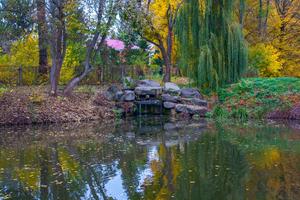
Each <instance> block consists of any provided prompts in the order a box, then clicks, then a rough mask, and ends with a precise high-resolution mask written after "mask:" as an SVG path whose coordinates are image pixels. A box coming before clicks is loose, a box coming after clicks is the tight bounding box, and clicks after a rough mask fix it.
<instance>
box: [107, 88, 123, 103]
mask: <svg viewBox="0 0 300 200" xmlns="http://www.w3.org/2000/svg"><path fill="white" fill-rule="evenodd" d="M118 92H121V90H120V89H119V88H118V87H117V86H116V85H112V86H110V87H109V88H108V89H107V91H106V92H105V93H104V97H105V98H106V99H107V100H109V101H113V100H116V95H117V93H118Z"/></svg>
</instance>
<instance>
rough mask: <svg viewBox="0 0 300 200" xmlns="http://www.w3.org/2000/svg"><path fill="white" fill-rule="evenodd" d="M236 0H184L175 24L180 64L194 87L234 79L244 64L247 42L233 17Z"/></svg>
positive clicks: (215, 85) (213, 86) (216, 85)
mask: <svg viewBox="0 0 300 200" xmlns="http://www.w3.org/2000/svg"><path fill="white" fill-rule="evenodd" d="M235 2H236V0H200V1H199V0H185V3H184V6H183V8H182V9H181V10H180V15H179V17H178V20H177V24H176V33H177V38H178V41H179V54H180V63H181V66H182V68H183V69H184V71H185V73H186V74H187V75H188V76H189V77H191V78H192V79H193V80H194V81H195V83H196V85H197V86H199V87H202V88H209V89H212V90H215V89H217V88H218V87H219V86H223V85H224V84H226V83H232V82H236V81H237V80H238V79H239V78H240V77H241V75H242V73H243V71H244V69H245V68H246V66H247V57H248V56H247V45H246V42H245V40H244V37H243V34H242V30H241V26H240V24H239V23H237V22H236V21H235V19H234V17H233V12H234V8H235Z"/></svg>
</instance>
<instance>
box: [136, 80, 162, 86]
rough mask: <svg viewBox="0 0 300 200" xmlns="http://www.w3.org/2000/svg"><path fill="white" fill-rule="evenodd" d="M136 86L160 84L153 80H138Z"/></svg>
mask: <svg viewBox="0 0 300 200" xmlns="http://www.w3.org/2000/svg"><path fill="white" fill-rule="evenodd" d="M137 87H160V84H159V83H158V82H156V81H153V80H139V81H137Z"/></svg>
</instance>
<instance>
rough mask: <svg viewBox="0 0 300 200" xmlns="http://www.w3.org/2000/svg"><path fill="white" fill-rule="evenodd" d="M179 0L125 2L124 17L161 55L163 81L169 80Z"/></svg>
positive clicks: (179, 5) (134, 0) (180, 3)
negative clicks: (163, 71) (163, 67)
mask: <svg viewBox="0 0 300 200" xmlns="http://www.w3.org/2000/svg"><path fill="white" fill-rule="evenodd" d="M182 3H183V1H181V0H172V1H169V0H157V1H151V0H148V1H138V0H133V1H130V2H127V5H126V9H125V10H126V11H125V12H126V13H127V14H125V19H127V20H128V21H129V22H130V23H131V26H132V27H133V28H134V29H135V30H136V31H137V32H138V33H139V35H140V36H141V37H142V38H143V39H145V40H147V41H148V42H150V43H152V44H153V45H155V46H156V47H157V48H158V49H159V50H160V53H161V55H162V58H163V61H164V65H165V74H164V78H163V80H164V82H169V81H171V68H172V53H173V51H174V26H175V22H176V19H177V14H178V10H179V8H180V7H181V5H182Z"/></svg>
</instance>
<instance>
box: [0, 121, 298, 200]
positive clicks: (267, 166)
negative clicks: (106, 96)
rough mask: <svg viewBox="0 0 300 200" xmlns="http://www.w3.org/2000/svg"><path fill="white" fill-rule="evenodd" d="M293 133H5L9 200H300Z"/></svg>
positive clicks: (203, 125)
mask: <svg viewBox="0 0 300 200" xmlns="http://www.w3.org/2000/svg"><path fill="white" fill-rule="evenodd" d="M299 132H300V131H299V129H296V128H295V127H294V128H293V127H289V126H286V125H278V124H273V125H268V124H264V123H249V124H246V125H243V124H241V123H234V122H231V123H229V122H206V121H204V120H201V121H200V122H199V120H198V121H193V120H185V121H176V120H174V119H169V118H163V117H142V118H134V119H127V120H123V121H119V122H117V123H106V124H98V123H84V124H64V125H48V126H25V127H12V128H2V129H1V130H0V199H22V200H23V199H104V200H105V199H117V200H123V199H137V200H138V199H150V200H152V199H159V200H162V199H178V200H188V199H193V200H199V199H211V200H218V199H221V200H223V199H299V197H300V133H299Z"/></svg>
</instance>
